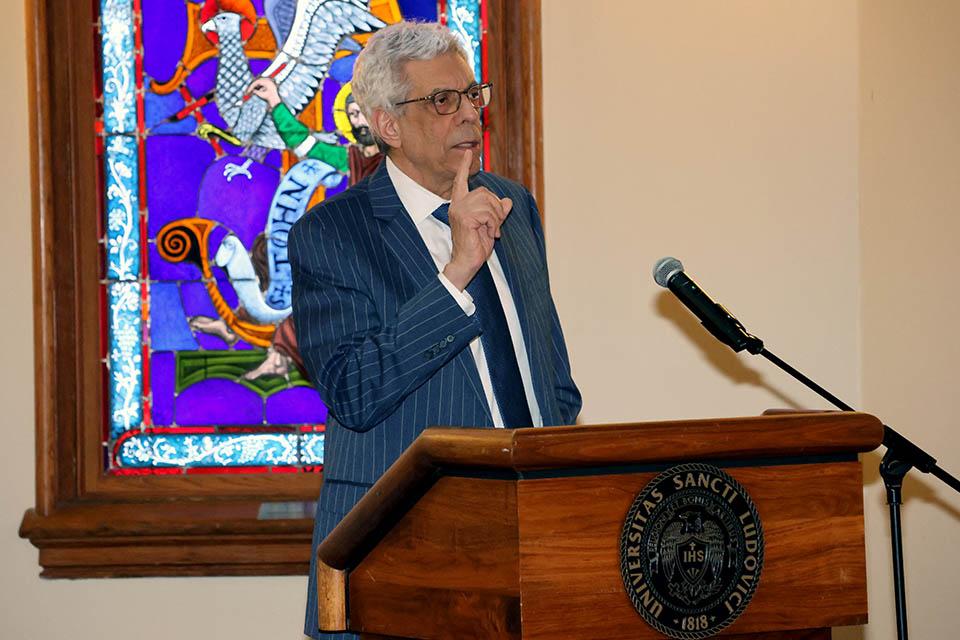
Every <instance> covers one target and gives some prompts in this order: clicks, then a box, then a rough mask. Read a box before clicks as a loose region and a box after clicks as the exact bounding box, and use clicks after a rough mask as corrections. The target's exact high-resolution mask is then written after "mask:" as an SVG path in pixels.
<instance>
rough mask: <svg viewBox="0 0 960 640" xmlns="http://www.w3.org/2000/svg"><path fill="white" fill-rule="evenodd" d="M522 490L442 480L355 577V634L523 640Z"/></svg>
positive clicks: (501, 482)
mask: <svg viewBox="0 0 960 640" xmlns="http://www.w3.org/2000/svg"><path fill="white" fill-rule="evenodd" d="M517 549H518V540H517V499H516V483H515V482H512V481H509V480H477V479H470V478H454V477H445V478H441V479H440V480H439V481H438V482H437V483H436V484H435V485H434V486H433V488H431V489H430V491H429V492H428V493H427V494H426V495H425V496H424V497H423V498H421V499H420V501H419V502H418V503H417V504H416V505H415V506H414V507H413V508H412V509H410V511H409V512H407V514H406V515H405V516H404V517H403V518H402V519H401V520H400V522H399V523H397V525H396V526H394V528H393V529H392V530H391V531H390V533H389V534H387V536H386V537H385V538H384V539H383V540H382V541H381V542H380V544H379V545H378V546H377V547H376V548H375V549H374V550H373V551H372V552H371V553H370V554H368V555H367V557H366V558H365V559H364V560H363V561H362V562H361V563H360V564H359V565H358V566H357V567H356V568H355V569H354V570H353V571H352V572H351V573H350V576H349V591H350V603H351V605H350V627H351V629H354V630H357V631H362V632H364V633H372V634H377V633H381V634H382V633H390V634H391V635H394V636H403V637H407V636H409V637H415V638H424V637H428V638H450V639H462V638H520V592H519V575H518V566H519V559H518V556H517Z"/></svg>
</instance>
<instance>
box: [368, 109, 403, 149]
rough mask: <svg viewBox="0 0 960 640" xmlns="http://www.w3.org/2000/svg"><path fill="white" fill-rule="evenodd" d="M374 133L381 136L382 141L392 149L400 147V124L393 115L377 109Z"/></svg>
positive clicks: (374, 115)
mask: <svg viewBox="0 0 960 640" xmlns="http://www.w3.org/2000/svg"><path fill="white" fill-rule="evenodd" d="M373 121H374V126H373V129H374V131H376V132H377V134H378V135H379V136H380V139H381V140H383V141H384V142H386V143H387V144H388V145H390V146H391V147H398V148H399V147H400V146H401V145H400V122H399V119H398V118H397V117H396V116H395V115H393V114H392V113H387V112H386V111H384V110H383V109H377V110H376V111H374V112H373Z"/></svg>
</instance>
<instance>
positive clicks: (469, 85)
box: [427, 80, 480, 96]
mask: <svg viewBox="0 0 960 640" xmlns="http://www.w3.org/2000/svg"><path fill="white" fill-rule="evenodd" d="M479 86H480V83H479V82H477V81H476V80H471V81H470V84H468V85H467V86H466V87H464V88H463V90H464V91H466V90H467V89H469V88H470V87H479ZM441 91H460V89H451V88H450V87H434V88H433V89H431V90H430V92H429V93H427V95H428V96H432V95H433V94H435V93H439V92H441Z"/></svg>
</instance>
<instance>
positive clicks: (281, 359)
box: [243, 347, 293, 380]
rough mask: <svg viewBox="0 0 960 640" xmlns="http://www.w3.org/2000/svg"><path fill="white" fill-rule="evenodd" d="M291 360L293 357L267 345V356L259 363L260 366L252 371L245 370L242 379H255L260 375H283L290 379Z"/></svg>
mask: <svg viewBox="0 0 960 640" xmlns="http://www.w3.org/2000/svg"><path fill="white" fill-rule="evenodd" d="M291 362H293V358H291V357H290V356H288V355H284V354H282V353H280V352H279V351H277V350H276V349H274V348H273V347H269V348H268V349H267V357H266V358H264V360H263V362H261V363H260V366H259V367H257V368H256V369H254V370H252V371H247V372H246V373H245V374H243V378H244V380H256V379H257V378H259V377H261V376H283V377H284V378H286V379H287V380H290V363H291Z"/></svg>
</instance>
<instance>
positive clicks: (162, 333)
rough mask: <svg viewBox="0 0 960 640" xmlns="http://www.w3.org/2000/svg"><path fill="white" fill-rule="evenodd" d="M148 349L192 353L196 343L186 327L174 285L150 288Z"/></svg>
mask: <svg viewBox="0 0 960 640" xmlns="http://www.w3.org/2000/svg"><path fill="white" fill-rule="evenodd" d="M150 348H151V349H155V350H157V351H177V350H180V351H194V350H196V349H197V348H198V345H197V341H196V340H195V339H194V337H193V333H192V332H191V331H190V327H189V326H188V325H187V316H186V315H185V314H184V312H183V305H182V304H181V302H180V291H179V290H178V287H177V285H176V283H172V282H170V283H159V282H158V283H154V284H153V285H152V286H151V287H150Z"/></svg>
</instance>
